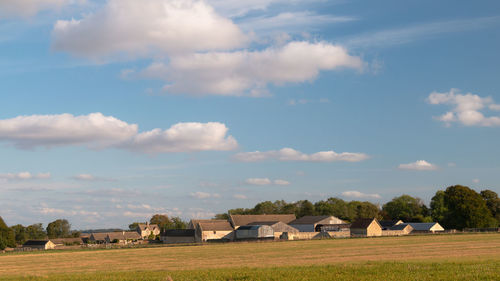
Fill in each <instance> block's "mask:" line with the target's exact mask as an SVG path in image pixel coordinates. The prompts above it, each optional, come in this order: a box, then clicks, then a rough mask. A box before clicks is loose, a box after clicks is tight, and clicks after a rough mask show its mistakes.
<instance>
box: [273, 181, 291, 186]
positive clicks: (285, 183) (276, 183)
mask: <svg viewBox="0 0 500 281" xmlns="http://www.w3.org/2000/svg"><path fill="white" fill-rule="evenodd" d="M273 183H274V184H275V185H290V182H289V181H286V180H274V181H273Z"/></svg>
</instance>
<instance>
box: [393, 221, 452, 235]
mask: <svg viewBox="0 0 500 281" xmlns="http://www.w3.org/2000/svg"><path fill="white" fill-rule="evenodd" d="M401 225H410V226H411V227H413V231H412V233H435V232H443V231H444V228H443V227H442V226H441V225H440V224H439V223H437V222H409V223H403V224H401Z"/></svg>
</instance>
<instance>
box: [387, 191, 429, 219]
mask: <svg viewBox="0 0 500 281" xmlns="http://www.w3.org/2000/svg"><path fill="white" fill-rule="evenodd" d="M382 209H383V210H384V211H385V212H386V213H387V214H388V215H389V217H391V218H392V219H398V220H403V221H408V222H412V221H417V222H422V221H423V220H427V219H425V217H426V216H427V215H428V209H427V207H426V206H425V204H424V203H423V201H422V200H421V199H420V198H416V197H412V196H410V195H406V194H404V195H401V196H399V197H395V198H393V199H392V200H391V201H389V202H387V203H386V204H384V206H383V208H382Z"/></svg>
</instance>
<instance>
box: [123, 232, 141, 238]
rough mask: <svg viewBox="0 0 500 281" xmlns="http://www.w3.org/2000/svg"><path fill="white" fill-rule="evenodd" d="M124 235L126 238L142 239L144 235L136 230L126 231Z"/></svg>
mask: <svg viewBox="0 0 500 281" xmlns="http://www.w3.org/2000/svg"><path fill="white" fill-rule="evenodd" d="M123 237H124V238H125V239H142V236H141V235H140V234H139V233H137V232H136V231H125V232H124V233H123Z"/></svg>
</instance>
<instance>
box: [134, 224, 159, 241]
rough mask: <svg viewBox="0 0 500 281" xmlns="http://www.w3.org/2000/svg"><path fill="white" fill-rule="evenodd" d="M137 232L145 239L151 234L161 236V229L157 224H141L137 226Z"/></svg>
mask: <svg viewBox="0 0 500 281" xmlns="http://www.w3.org/2000/svg"><path fill="white" fill-rule="evenodd" d="M137 232H138V233H139V235H141V237H142V238H143V239H147V238H148V237H149V236H150V235H151V233H152V234H153V235H154V236H158V235H160V227H158V225H157V224H149V223H148V222H147V223H139V224H138V225H137Z"/></svg>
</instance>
